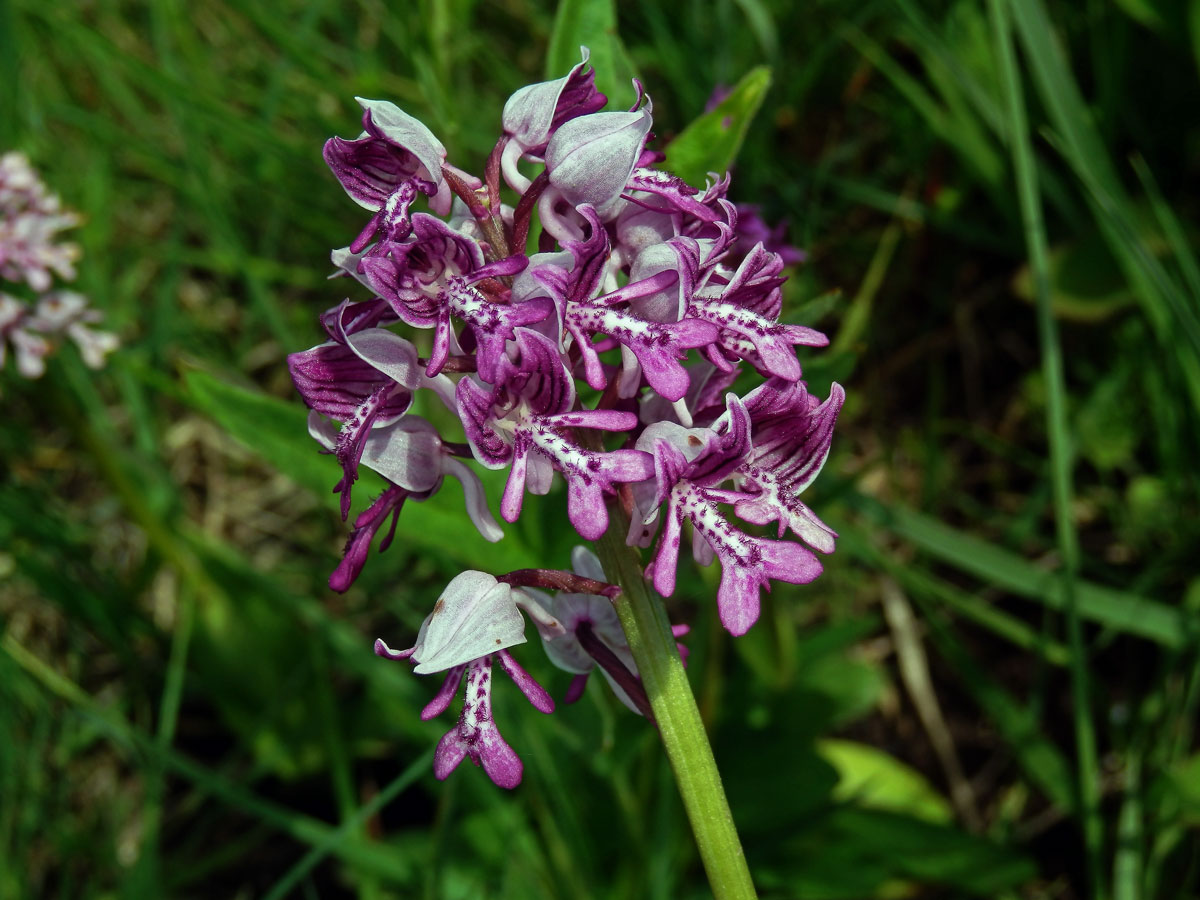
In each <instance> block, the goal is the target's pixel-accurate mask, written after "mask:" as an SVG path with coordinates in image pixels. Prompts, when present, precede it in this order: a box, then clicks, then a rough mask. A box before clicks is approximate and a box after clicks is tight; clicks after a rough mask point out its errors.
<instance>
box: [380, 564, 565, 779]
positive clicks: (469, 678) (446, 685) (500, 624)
mask: <svg viewBox="0 0 1200 900" xmlns="http://www.w3.org/2000/svg"><path fill="white" fill-rule="evenodd" d="M519 594H520V591H519V590H514V588H513V587H512V586H511V585H509V584H506V583H504V582H501V581H498V580H497V579H496V578H495V577H494V576H492V575H489V574H487V573H486V572H478V571H474V570H468V571H466V572H462V573H460V574H459V575H457V576H455V577H454V579H453V580H452V581H451V582H450V583H449V584H448V585H446V589H445V590H444V591H443V592H442V595H441V597H440V598H438V601H437V603H436V604H435V605H434V608H433V612H431V613H430V614H429V615H428V616H426V618H425V621H424V622H422V623H421V629H420V631H419V632H418V633H417V640H416V643H415V644H413V646H412V647H410V648H409V649H407V650H393V649H391V648H390V647H388V645H387V644H386V643H384V642H383V641H382V640H376V641H375V653H376V654H377V655H379V656H383V657H385V658H387V659H394V660H408V661H410V662H414V663H415V664H416V665H415V666H414V668H413V671H414V672H415V673H416V674H418V675H429V674H433V673H436V672H446V673H447V675H446V679H445V681H444V682H443V684H442V687H441V690H439V691H438V693H437V696H435V697H434V699H433V700H432V701H430V703H429V704H428V705H427V706H426V707H425V709H424V710H422V712H421V718H422V719H432V718H434V717H435V716H438V715H440V714H441V713H442V712H444V711H445V710H446V708H447V707H448V706H449V705H450V701H451V700H453V699H454V695H455V694H457V693H458V688H459V685H460V684H461V683H462V681H463V675H464V674H465V675H466V696H465V697H464V699H463V706H462V712H461V714H460V715H459V719H458V722H457V723H456V724H455V725H454V726H453V727H451V729H450V730H449V731H448V732H446V734H445V735H444V736H443V737H442V739H441V741H439V743H438V746H437V750H436V751H435V754H434V763H433V772H434V775H435V776H436V777H437V778H439V779H444V778H447V777H448V776H449V775H450V773H451V772H453V771H454V769H455V768H457V767H458V764H459V763H460V762H462V761H463V760H464V759H466V758H468V757H469V758H470V759H471V761H472V762H473V763H474V764H475V765H477V766H478V765H482V767H483V769H484V771H485V772H486V773H487V775H488V777H490V778H491V779H492V781H494V782H495V783H496V784H497V785H499V786H500V787H504V788H513V787H516V786H517V785H518V784H519V783H520V781H521V775H522V771H523V766H522V764H521V760H520V758H519V757H518V756H517V754H516V753H515V752H514V751H513V749H512V748H511V747H510V746H509V745H508V743H507V742H506V741H505V740H504V738H503V737H502V736H501V734H500V730H499V728H498V727H497V726H496V723H495V720H494V717H493V715H492V705H491V680H492V665H493V662H498V663H499V665H500V667H501V669H502V670H503V671H504V672H505V673H506V674H508V676H509V677H510V678H512V680H513V682H514V683H515V684H516V685H517V687H518V688H519V689H520V690H521V692H522V693H523V694H524V695H525V696H526V698H527V699H528V700H529V702H530V703H531V704H532V705H533V706H534V708H535V709H537V710H539V711H540V712H544V713H550V712H553V711H554V701H553V700H552V699H551V698H550V695H549V694H548V693H546V691H545V689H544V688H543V687H542V686H541V685H539V684H538V683H537V682H536V681H535V680H534V679H533V678H532V677H530V675H529V674H528V673H527V672H526V671H525V670H524V669H523V668H521V666H520V665H519V664H518V663H517V661H516V660H515V659H513V657H512V655H511V654H510V653H509V652H508V648H509V647H514V646H517V645H519V644H523V643H525V619H524V618H523V617H522V616H521V613H520V611H519V610H518V608H517V604H516V596H518V595H519Z"/></svg>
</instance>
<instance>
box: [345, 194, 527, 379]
mask: <svg viewBox="0 0 1200 900" xmlns="http://www.w3.org/2000/svg"><path fill="white" fill-rule="evenodd" d="M412 225H413V228H412V235H411V237H410V238H408V239H407V240H405V241H402V242H381V243H379V244H377V245H376V246H375V248H374V249H373V250H372V251H371V252H369V253H368V254H367V255H366V256H364V257H363V258H362V260H361V261H360V262H359V264H358V267H359V270H360V271H361V272H362V273H363V274H364V276H365V277H366V280H367V282H368V284H370V286H371V287H372V288H373V289H374V290H375V292H376V293H377V294H379V296H380V297H382V298H383V299H384V300H386V301H387V302H388V303H389V304H391V306H392V309H393V310H394V311H395V313H396V315H397V316H399V317H400V319H401V320H402V321H403V322H404V323H405V324H407V325H411V326H413V327H414V328H433V329H434V336H433V349H432V351H431V353H430V356H429V362H428V365H427V366H426V374H428V375H430V376H433V375H436V374H437V373H438V372H440V371H441V370H442V368H443V366H444V365H445V363H446V360H447V358H448V357H449V355H450V353H451V351H452V349H453V348H455V347H457V346H458V342H457V338H456V336H455V334H454V330H453V327H452V318H454V319H459V320H461V321H463V322H466V323H467V325H469V326H470V327H471V330H472V332H473V335H474V339H475V343H476V345H477V346H478V347H479V353H478V355H477V366H478V369H479V373H480V375H482V376H483V377H484V378H485V379H487V380H489V381H491V380H492V379H494V378H495V372H496V366H497V364H498V363H499V361H500V357H501V356H502V355H503V353H504V347H505V343H506V342H507V341H508V340H510V339H511V338H512V336H513V330H514V329H515V328H518V327H521V326H526V325H532V324H536V323H537V322H540V321H541V320H542V319H544V318H546V316H548V315H549V314H550V312H551V305H550V304H549V302H547V301H545V300H534V301H531V302H528V303H520V304H511V303H509V295H510V294H511V291H510V290H509V289H508V288H507V287H506V286H505V285H504V283H503V282H502V281H500V280H498V279H503V278H511V276H513V275H515V274H517V273H518V272H520V271H522V270H523V269H524V268H525V266H526V265H527V263H528V260H527V259H526V258H525V257H524V256H520V255H516V256H510V257H508V258H506V259H502V260H498V261H496V262H493V263H486V264H485V263H484V261H483V251H482V250H481V249H480V247H479V244H478V243H477V242H476V241H474V240H472V239H470V238H468V237H466V236H464V235H462V234H459V233H458V232H455V231H454V230H453V229H451V228H450V226H449V225H447V224H446V223H445V222H442V221H441V220H440V219H435V218H434V217H433V216H429V215H425V214H423V213H417V214H416V215H414V216H413V221H412Z"/></svg>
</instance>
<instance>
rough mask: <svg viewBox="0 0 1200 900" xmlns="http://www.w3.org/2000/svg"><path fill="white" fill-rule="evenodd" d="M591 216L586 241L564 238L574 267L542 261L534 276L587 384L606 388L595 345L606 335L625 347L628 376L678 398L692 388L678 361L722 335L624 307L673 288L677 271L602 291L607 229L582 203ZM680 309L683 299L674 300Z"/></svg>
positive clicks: (708, 326)
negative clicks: (644, 315) (551, 304)
mask: <svg viewBox="0 0 1200 900" xmlns="http://www.w3.org/2000/svg"><path fill="white" fill-rule="evenodd" d="M579 213H580V214H581V215H582V216H583V217H584V218H585V219H586V220H587V222H588V224H589V227H590V234H589V237H588V239H587V240H584V241H571V240H568V241H564V242H563V245H564V247H566V249H567V250H568V251H569V252H570V253H571V256H572V257H573V265H572V266H571V268H570V269H569V270H568V269H565V268H563V267H562V266H560V265H557V264H555V263H553V262H546V263H544V264H542V265H539V266H538V268H537V270H536V271H535V272H534V273H533V277H534V279H535V280H536V281H538V282H539V283H540V284H541V285H542V286H543V287H544V288H545V289H546V290H547V291H548V292H549V293H550V295H551V297H552V299H553V300H554V303H555V307H556V308H557V309H558V311H559V316H560V318H561V320H562V325H563V328H564V329H565V330H566V332H567V333H568V334H569V335H570V336H571V337H572V338H574V341H575V346H576V347H578V352H579V353H580V355H581V357H582V360H583V366H584V374H585V378H586V380H587V383H588V385H589V386H590V387H593V388H595V389H596V390H603V389H604V388H605V387H606V386H607V384H608V379H607V376H606V375H605V373H604V369H603V366H602V365H601V362H600V357H599V354H598V352H597V349H596V346H595V345H594V344H593V343H592V338H593V336H595V335H606V336H608V337H609V338H612V339H613V340H615V341H616V342H617V343H618V344H620V345H621V346H622V347H623V348H624V349H625V351H626V358H625V359H626V361H625V364H624V370H625V371H624V374H623V377H624V378H625V380H626V381H627V382H633V383H634V384H635V386H636V378H637V376H638V375H641V374H644V375H645V377H646V381H647V382H648V383H649V384H650V386H651V387H652V388H653V389H654V390H655V391H657V392H658V393H659V394H661V395H662V396H663V397H666V398H667V399H668V400H671V401H676V400H679V399H680V398H682V397H683V395H684V393H685V392H686V390H687V384H688V381H687V373H686V371H685V370H684V368H683V366H682V365H681V364H680V362H679V360H681V359H682V358H684V357H685V356H686V355H687V351H688V350H690V349H694V348H699V347H707V346H708V345H710V344H711V343H712V342H713V341H715V340H716V339H717V337H718V330H717V328H716V326H714V325H712V324H710V323H708V322H704V321H701V320H699V319H682V320H680V319H679V317H678V316H671V317H669V318H668V319H667V320H666V321H655V320H653V319H644V318H641V317H639V316H638V315H636V314H634V313H633V312H631V311H629V310H628V309H621V308H620V307H622V306H628V305H630V304H636V303H638V301H639V300H641V299H642V298H644V297H647V296H653V295H658V294H660V293H661V292H663V291H664V290H668V289H670V288H671V287H672V286H673V285H674V284H676V283H677V282H678V280H679V278H678V275H677V274H676V273H675V272H674V271H661V272H655V273H652V274H650V275H649V276H648V277H646V278H641V279H636V280H635V279H632V278H631V280H630V282H629V283H628V284H626V285H625V286H624V287H621V288H617V289H616V290H612V291H610V292H607V293H603V290H604V284H605V282H606V281H607V274H608V273H607V271H606V266H605V260H606V259H607V258H608V256H609V249H610V247H609V242H608V236H607V232H606V231H605V229H604V226H603V224H602V223H601V221H600V218H599V216H598V215H597V214H596V211H595V210H594V209H593V208H592V207H591V206H589V205H587V204H584V205H582V206H580V207H579ZM675 306H676V309H677V310H678V309H680V308H682V303H676V304H675Z"/></svg>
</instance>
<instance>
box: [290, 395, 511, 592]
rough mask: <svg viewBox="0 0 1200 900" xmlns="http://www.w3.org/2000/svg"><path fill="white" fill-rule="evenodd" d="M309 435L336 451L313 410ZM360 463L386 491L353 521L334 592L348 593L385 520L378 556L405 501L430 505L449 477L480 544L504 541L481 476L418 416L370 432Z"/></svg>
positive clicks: (329, 428) (330, 431) (333, 435)
mask: <svg viewBox="0 0 1200 900" xmlns="http://www.w3.org/2000/svg"><path fill="white" fill-rule="evenodd" d="M308 433H309V434H310V435H312V437H313V438H314V439H315V440H316V441H317V443H318V444H320V445H321V446H322V447H324V448H325V449H326V450H330V451H336V449H337V446H338V439H339V437H340V435H338V434H337V433H336V432H335V431H334V429H333V427H332V425H331V424H330V423H329V422H328V421H326V420H325V419H322V418H321V416H320V415H318V414H317V412H316V411H315V410H313V411H311V412H309V414H308ZM359 462H361V464H362V465H365V466H366V467H367V468H368V469H371V470H373V471H375V472H378V473H379V474H380V475H382V476H383V477H384V478H385V479H387V480H388V482H390V486H389V487H388V489H387V490H385V491H384V492H383V493H382V494H381V495H380V496H379V497H378V498H377V499H376V500H375V501H374V502H373V503H372V504H371V505H370V506H369V507H368V508H367V509H366V510H364V511H363V512H362V513H360V514H359V515H358V517H357V518H356V519H355V520H354V529H353V531H352V532H351V534H350V537H349V538H348V539H347V541H346V547H345V550H344V551H343V554H342V561H341V563H339V564H338V567H337V568H336V569H335V570H334V572H333V574H332V575H331V576H330V577H329V586H330V587H331V588H332V589H333V590H335V591H338V592H339V593H340V592H343V591H346V590H348V589H349V588H350V585H352V584H353V583H354V580H355V579H356V578H358V575H359V573H360V572H361V571H362V568H363V565H364V564H365V563H366V560H367V554H368V553H369V552H370V548H371V542H372V541H373V540H374V538H375V535H376V533H377V532H378V531H379V529H380V528H381V527H382V526H383V523H384V522H385V521H387V518H388V516H389V515H390V516H391V517H392V524H391V526H390V528H389V531H388V535H387V536H386V537H385V538H384V540H383V542H382V543H381V544H380V547H379V550H380V552H381V553H382V552H383V551H384V550H386V549H387V548H388V546H389V545H390V544H391V541H392V537H393V535H394V534H395V532H396V522H397V520H398V518H399V516H400V509H401V507H402V506H403V504H404V501H405V500H407V499H410V498H411V499H412V500H415V501H416V502H418V503H420V502H422V501H424V500H428V499H429V498H430V497H432V496H433V495H434V494H436V493H437V492H438V490H440V489H441V486H442V481H443V480H444V478H445V476H447V475H450V476H452V477H454V478H457V479H458V481H459V483H460V484H461V485H462V490H463V498H464V500H465V501H466V506H467V515H468V516H469V517H470V519H471V522H472V523H473V524H474V525H475V527H476V528H477V529H478V530H479V533H480V535H482V536H483V538H484V540H487V541H491V542H493V543H495V542H496V541H498V540H500V539H501V538H502V537H504V532H503V531H502V530H501V529H500V526H499V525H498V524H497V523H496V520H495V519H494V518H493V517H492V513H491V510H489V509H488V505H487V495H486V493H485V491H484V489H483V483H482V482H481V481H480V480H479V476H478V475H476V474H475V473H474V472H473V471H472V470H471V469H469V468H468V467H467V466H466V465H464V464H463V463H462V462H460V461H459V460H457V459H455V458H454V456H453V455H452V453H451V451H450V449H449V448H448V447H447V446H446V444H445V443H444V442H443V441H442V439H441V436H440V435H439V434H438V433H437V429H436V428H434V426H433V425H432V424H431V423H430V422H428V421H426V420H425V419H422V418H421V417H420V416H413V415H406V416H404V417H402V418H400V419H398V420H396V421H395V422H392V423H391V424H389V425H385V426H382V427H379V428H375V429H372V430H371V432H370V433H369V434H368V435H367V436H366V439H365V440H364V441H363V442H362V447H361V451H360V459H359Z"/></svg>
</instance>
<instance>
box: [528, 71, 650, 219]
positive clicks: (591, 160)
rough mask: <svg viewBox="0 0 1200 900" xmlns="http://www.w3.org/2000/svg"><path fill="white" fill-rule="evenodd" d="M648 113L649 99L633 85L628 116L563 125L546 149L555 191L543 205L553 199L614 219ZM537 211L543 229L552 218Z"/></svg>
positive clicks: (605, 114)
mask: <svg viewBox="0 0 1200 900" xmlns="http://www.w3.org/2000/svg"><path fill="white" fill-rule="evenodd" d="M643 98H644V99H645V104H644V105H642V102H641V101H642V99H643ZM652 110H653V106H652V104H651V103H650V98H649V97H646V96H645V95H644V94H642V93H641V85H638V102H637V103H636V104H635V105H634V108H633V109H632V110H630V111H629V112H598V113H592V114H591V115H586V116H579V117H578V118H575V119H571V120H569V121H567V122H564V123H563V124H562V125H561V126H560V127H559V128H558V130H557V131H556V132H555V133H554V137H552V138H551V139H550V143H549V144H548V145H547V147H546V171H547V172H548V173H549V178H550V184H551V186H552V187H553V188H554V191H553V192H550V191H548V192H547V194H546V195H543V200H544V201H546V199H547V197H553V196H554V195H557V196H561V197H562V198H563V199H565V200H566V201H567V202H568V203H569V204H570V205H571V206H575V207H578V206H579V205H581V204H584V203H586V204H589V205H590V206H592V207H594V208H595V209H596V211H597V212H598V213H599V214H600V216H601V218H603V219H605V220H607V219H608V218H610V213H611V214H615V212H616V211H617V209H616V208H617V206H618V204H619V203H620V202H621V194H622V193H623V192H624V191H625V186H626V185H627V184H628V182H629V176H630V175H631V174H632V173H633V169H634V166H636V165H637V162H638V157H639V156H640V155H641V152H642V146H643V145H644V144H645V142H646V136H647V135H648V134H649V133H650V126H651V124H652V121H653V119H652V117H651V112H652ZM546 208H550V207H549V201H547V207H546ZM539 210H542V211H543V225H544V226H545V227H548V228H550V227H553V225H552V219H553V217H551V219H546V217H545V209H543V207H542V206H539Z"/></svg>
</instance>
